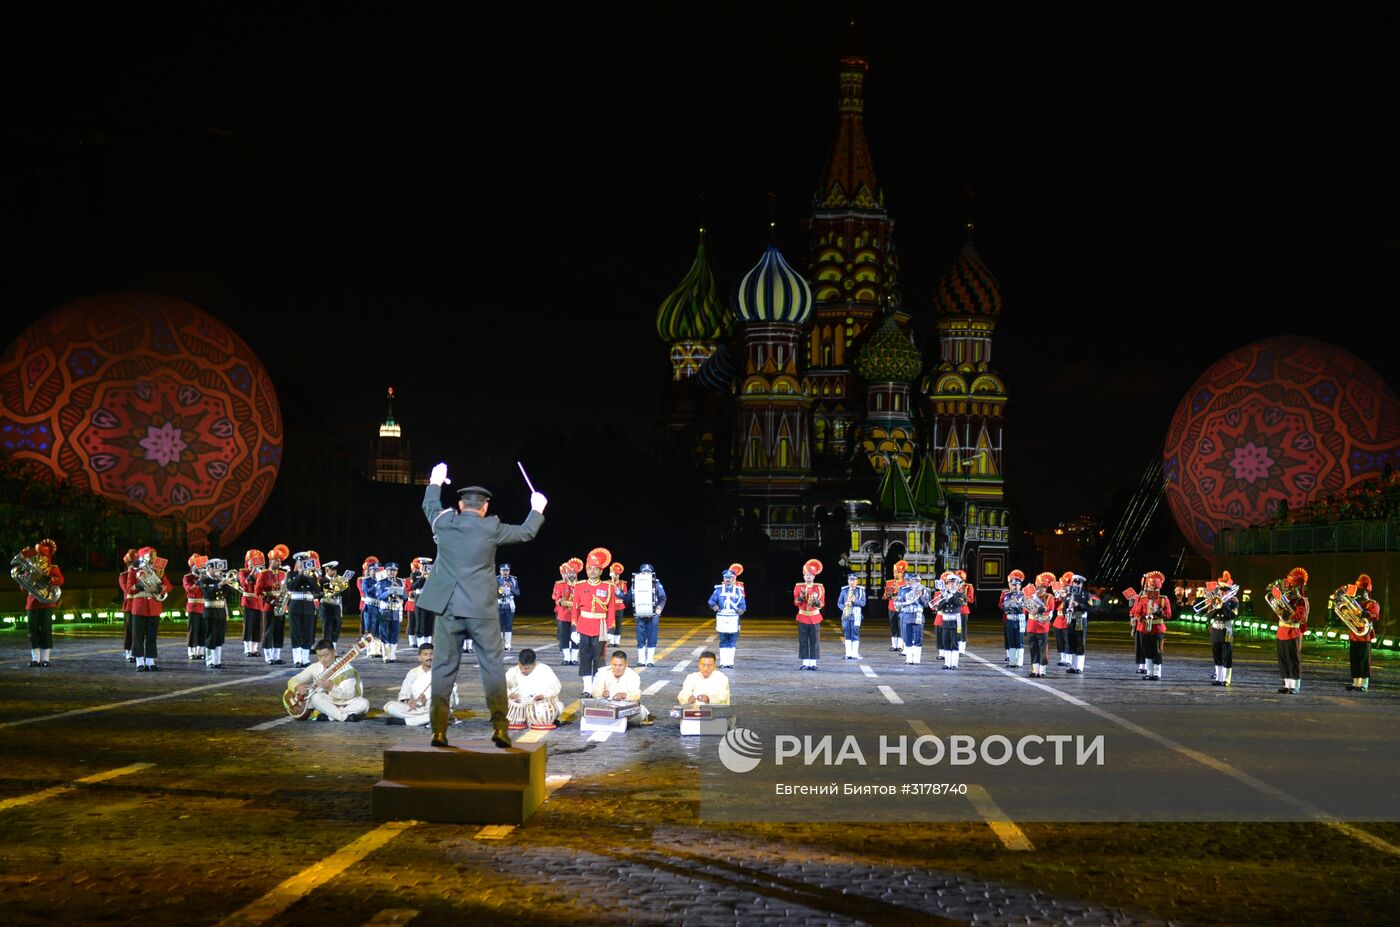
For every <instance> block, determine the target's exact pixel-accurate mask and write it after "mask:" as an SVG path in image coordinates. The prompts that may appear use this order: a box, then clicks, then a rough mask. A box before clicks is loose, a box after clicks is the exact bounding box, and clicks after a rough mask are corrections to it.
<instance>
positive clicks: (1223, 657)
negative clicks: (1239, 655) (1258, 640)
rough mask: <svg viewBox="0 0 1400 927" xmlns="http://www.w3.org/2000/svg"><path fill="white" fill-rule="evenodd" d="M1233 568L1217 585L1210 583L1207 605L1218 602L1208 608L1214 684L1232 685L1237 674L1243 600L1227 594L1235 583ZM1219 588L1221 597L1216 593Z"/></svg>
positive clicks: (1222, 575)
mask: <svg viewBox="0 0 1400 927" xmlns="http://www.w3.org/2000/svg"><path fill="white" fill-rule="evenodd" d="M1234 584H1235V583H1234V580H1233V579H1232V578H1231V576H1230V571H1229V570H1222V571H1221V572H1220V578H1219V579H1217V580H1216V581H1215V583H1214V585H1215V589H1211V588H1209V587H1207V589H1206V602H1207V605H1212V604H1213V605H1214V608H1210V609H1209V610H1208V611H1207V613H1206V614H1207V617H1209V618H1210V655H1211V658H1212V659H1213V660H1214V661H1215V678H1214V679H1212V680H1211V682H1210V684H1211V685H1213V686H1228V685H1229V684H1230V683H1231V682H1233V681H1234V675H1235V643H1234V641H1235V619H1236V618H1238V617H1239V614H1240V601H1239V599H1238V598H1236V597H1235V596H1234V595H1227V593H1228V590H1229V589H1230V588H1231V587H1232V586H1234ZM1216 592H1219V593H1220V595H1219V596H1218V597H1217V598H1218V601H1216V599H1215V598H1212V596H1213V595H1214V594H1215V593H1216Z"/></svg>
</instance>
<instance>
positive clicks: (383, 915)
mask: <svg viewBox="0 0 1400 927" xmlns="http://www.w3.org/2000/svg"><path fill="white" fill-rule="evenodd" d="M419 913H420V912H419V911H418V909H417V908H385V909H384V910H383V911H380V912H379V913H378V914H376V915H374V917H371V918H370V919H369V920H367V921H365V923H364V927H403V925H404V924H407V923H408V922H409V921H411V920H413V919H414V918H415V917H417V916H418V915H419Z"/></svg>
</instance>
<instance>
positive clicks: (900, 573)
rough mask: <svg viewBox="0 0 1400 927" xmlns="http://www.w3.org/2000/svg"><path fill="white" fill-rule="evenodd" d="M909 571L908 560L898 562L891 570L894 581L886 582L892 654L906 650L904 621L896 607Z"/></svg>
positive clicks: (888, 580)
mask: <svg viewBox="0 0 1400 927" xmlns="http://www.w3.org/2000/svg"><path fill="white" fill-rule="evenodd" d="M908 569H909V563H908V561H906V560H896V561H895V564H894V566H893V567H891V568H890V570H891V572H893V573H894V578H893V579H887V580H885V601H886V602H888V603H889V610H890V653H895V652H897V651H900V650H903V649H904V630H903V624H904V623H903V621H901V620H900V617H899V608H898V607H896V606H895V597H896V596H898V595H899V590H900V587H901V586H903V585H904V574H905V573H906V572H907V571H908Z"/></svg>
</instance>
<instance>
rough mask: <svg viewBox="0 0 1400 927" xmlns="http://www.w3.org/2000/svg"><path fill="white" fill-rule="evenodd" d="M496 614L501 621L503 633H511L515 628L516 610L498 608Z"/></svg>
mask: <svg viewBox="0 0 1400 927" xmlns="http://www.w3.org/2000/svg"><path fill="white" fill-rule="evenodd" d="M496 613H497V616H498V617H499V618H500V620H501V630H502V631H510V630H511V629H512V628H513V627H514V626H515V609H513V608H500V607H499V606H498V607H497V608H496Z"/></svg>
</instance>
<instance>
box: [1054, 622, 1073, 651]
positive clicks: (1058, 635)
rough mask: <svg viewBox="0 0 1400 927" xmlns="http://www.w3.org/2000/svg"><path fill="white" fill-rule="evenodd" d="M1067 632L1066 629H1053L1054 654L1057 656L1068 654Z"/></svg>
mask: <svg viewBox="0 0 1400 927" xmlns="http://www.w3.org/2000/svg"><path fill="white" fill-rule="evenodd" d="M1068 631H1069V629H1068V628H1055V652H1056V653H1058V654H1066V653H1069V652H1070V649H1069V634H1068V633H1067V632H1068Z"/></svg>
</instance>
